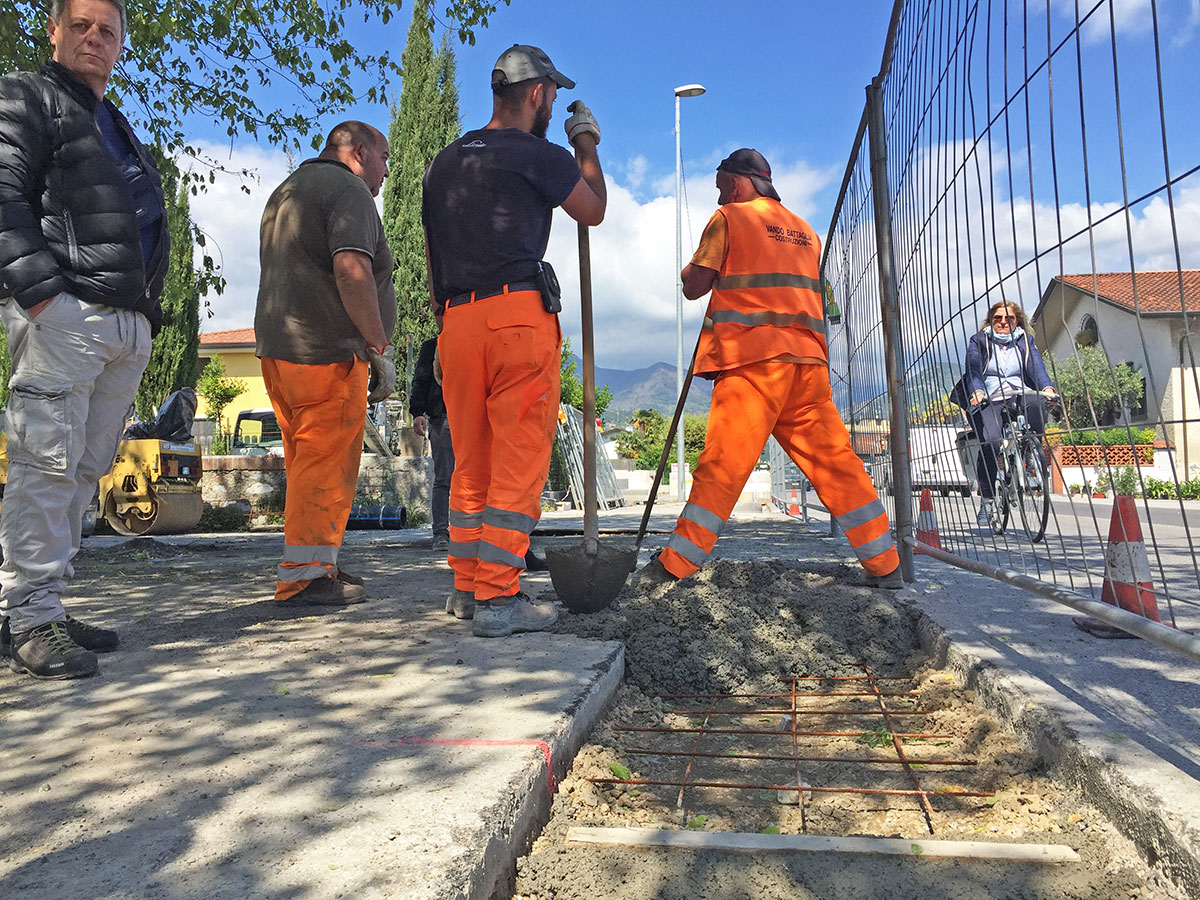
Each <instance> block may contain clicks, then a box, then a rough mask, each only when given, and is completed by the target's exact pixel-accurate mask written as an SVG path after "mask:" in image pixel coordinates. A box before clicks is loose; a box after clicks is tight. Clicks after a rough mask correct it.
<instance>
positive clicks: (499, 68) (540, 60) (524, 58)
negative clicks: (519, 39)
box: [492, 44, 575, 90]
mask: <svg viewBox="0 0 1200 900" xmlns="http://www.w3.org/2000/svg"><path fill="white" fill-rule="evenodd" d="M531 78H553V79H554V83H555V84H557V85H558V86H559V87H561V88H566V89H567V90H571V89H572V88H573V87H575V82H573V81H572V80H571V79H570V78H568V77H567V76H566V75H564V74H563V73H562V72H560V71H558V69H556V68H554V63H552V62H550V57H548V56H547V55H546V51H544V50H542V49H541V48H539V47H531V46H530V45H529V44H513V45H512V46H511V47H509V48H508V49H507V50H505V51H504V52H503V53H501V54H500V58H499V59H498V60H496V65H495V67H494V68H493V69H492V87H493V88H498V87H504V86H505V85H507V84H516V83H517V82H518V81H528V80H529V79H531Z"/></svg>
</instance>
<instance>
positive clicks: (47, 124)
mask: <svg viewBox="0 0 1200 900" xmlns="http://www.w3.org/2000/svg"><path fill="white" fill-rule="evenodd" d="M47 29H48V33H49V39H50V44H51V45H52V46H53V48H54V53H53V55H52V57H51V60H50V61H49V62H47V63H46V65H45V67H44V68H43V69H42V71H41V73H40V74H33V73H28V72H24V73H17V74H13V75H8V76H5V77H4V78H2V79H0V319H3V323H4V329H5V331H6V332H7V334H8V346H9V352H10V355H11V357H12V371H13V374H12V379H11V380H10V381H9V391H10V393H9V401H8V410H7V429H6V430H7V432H8V456H9V470H8V483H7V485H6V487H5V495H4V505H3V512H2V513H0V547H2V549H3V551H4V563H3V565H2V566H0V616H2V617H3V618H4V622H3V627H2V629H0V643H2V644H3V645H4V648H5V649H7V650H8V652H9V654H10V656H11V663H10V665H11V667H12V669H13V670H14V671H17V672H28V673H29V674H31V675H34V676H35V677H39V678H79V677H83V676H86V675H92V674H95V672H96V670H97V661H96V655H95V654H96V652H97V651H101V652H102V651H105V650H112V649H114V648H115V647H116V645H117V635H116V634H115V633H114V632H112V631H108V630H105V629H101V628H96V627H93V626H90V625H85V624H84V623H82V622H79V621H78V620H76V619H74V618H72V617H71V616H69V615H67V613H66V611H65V610H64V609H63V605H62V600H61V596H62V592H63V590H64V588H65V587H66V584H67V580H68V579H69V578H70V577H71V575H72V574H74V570H73V568H72V566H71V560H72V558H73V557H74V556H75V553H76V552H78V550H79V540H80V523H81V521H82V518H83V511H84V509H85V507H86V506H87V505H88V503H89V502H90V501H91V498H92V494H93V492H94V491H95V489H96V483H97V481H98V480H99V478H100V476H101V475H102V474H103V473H104V472H106V471H107V470H108V469H109V468H110V467H111V465H112V460H113V454H114V453H115V452H116V448H117V442H118V441H119V440H120V436H121V429H122V427H123V426H124V422H125V416H126V414H127V413H128V411H129V409H130V405H131V403H132V401H133V397H134V394H135V393H136V391H137V387H138V383H139V381H140V380H141V377H142V372H143V371H144V370H145V368H146V363H147V362H148V361H149V359H150V339H151V337H152V335H153V333H155V332H156V331H157V329H158V327H159V326H160V325H161V323H162V309H161V307H160V306H159V294H160V292H161V291H162V285H163V279H164V277H165V275H166V270H167V261H168V258H169V257H168V251H169V239H168V236H167V219H166V213H165V210H164V207H163V193H162V184H161V181H160V180H159V176H158V172H157V170H156V169H155V167H154V164H153V163H152V162H151V161H150V158H149V157H148V156H147V154H146V151H145V149H144V148H143V147H142V145H141V144H140V143H139V142H138V140H137V138H136V137H134V135H133V131H132V130H131V129H130V127H129V123H128V122H126V120H125V118H124V116H122V115H121V114H120V113H119V112H118V111H117V109H116V107H114V106H113V104H112V103H111V102H109V101H107V100H105V99H104V93H105V91H106V89H107V87H108V80H109V77H110V76H111V74H112V70H113V66H114V65H115V64H116V61H117V57H118V56H119V55H120V52H121V45H122V43H123V41H124V38H125V5H124V2H123V0H52V2H51V4H50V18H49V21H48V23H47Z"/></svg>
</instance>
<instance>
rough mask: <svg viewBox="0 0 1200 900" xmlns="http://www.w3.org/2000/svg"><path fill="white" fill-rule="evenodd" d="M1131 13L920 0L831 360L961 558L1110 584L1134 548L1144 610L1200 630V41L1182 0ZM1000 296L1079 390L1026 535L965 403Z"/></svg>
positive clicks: (842, 231)
mask: <svg viewBox="0 0 1200 900" xmlns="http://www.w3.org/2000/svg"><path fill="white" fill-rule="evenodd" d="M1125 13H1126V10H1125V8H1124V6H1123V5H1122V4H1118V3H1113V2H1110V0H1098V2H1097V0H1080V2H1077V3H1058V2H1050V3H1047V2H1045V0H1040V2H1038V0H997V2H970V0H911V2H906V0H898V2H897V3H896V4H895V8H894V10H893V20H892V27H891V29H890V32H889V37H888V46H887V47H886V48H885V51H884V54H883V59H884V62H883V68H882V70H881V72H880V76H879V78H878V79H877V80H876V84H877V86H878V88H879V93H878V96H879V103H880V107H881V109H880V110H879V112H880V115H879V116H878V117H877V119H878V125H877V126H876V127H877V131H876V134H877V137H878V138H881V139H882V143H881V147H882V149H883V151H884V152H886V170H885V171H884V172H883V173H879V172H877V173H876V177H875V178H874V179H872V173H871V154H870V146H869V145H870V141H869V140H868V138H869V136H870V132H871V129H870V128H869V127H868V118H869V117H868V115H867V112H864V116H863V126H862V127H861V128H860V129H859V133H858V135H857V137H856V140H855V142H854V146H853V148H852V150H851V153H850V156H849V160H848V164H847V168H846V174H845V178H844V181H843V184H842V189H841V192H840V194H839V197H838V201H837V207H836V211H835V215H834V218H833V221H832V223H831V226H830V232H829V236H828V239H827V241H826V246H825V255H824V258H823V276H824V278H825V280H826V282H827V285H828V287H829V291H828V296H829V297H830V298H831V299H832V300H834V301H835V302H836V304H837V306H838V307H839V308H840V312H841V321H840V322H839V323H837V324H833V323H831V324H830V325H829V350H830V353H829V357H830V377H831V381H832V383H833V388H834V398H835V401H836V402H837V404H838V407H839V409H840V410H841V411H842V414H843V416H844V418H845V421H846V423H847V425H848V428H849V430H850V432H851V438H852V441H853V443H854V447H855V450H856V452H857V453H858V454H859V455H860V456H861V457H862V459H863V461H864V462H865V463H866V465H867V469H868V471H869V472H870V473H871V475H872V477H873V478H874V480H875V483H876V485H877V486H878V487H879V488H880V489H881V493H883V494H884V499H885V503H887V505H888V506H889V514H891V515H892V516H893V521H895V519H896V518H897V513H901V515H900V516H899V518H900V519H901V520H903V519H904V518H905V515H903V514H905V513H907V514H908V515H910V516H912V517H914V518H916V517H917V516H918V514H919V512H920V509H919V508H917V507H918V504H919V502H920V499H921V497H922V494H923V491H924V490H925V489H928V490H929V492H930V495H929V497H928V501H930V502H929V504H928V505H930V506H931V509H930V510H929V511H930V512H932V513H933V516H932V517H928V516H927V517H926V519H925V522H926V523H927V524H928V522H929V521H931V519H935V520H936V523H937V528H938V536H939V541H940V544H941V546H942V548H943V549H944V550H946V551H947V552H949V553H950V554H951V555H952V556H954V557H956V558H957V559H959V560H969V561H971V562H973V563H975V564H979V565H983V566H985V567H987V566H990V567H993V568H1003V569H1007V570H1011V571H1015V572H1018V573H1021V574H1024V575H1027V576H1030V577H1032V578H1034V579H1037V581H1039V582H1041V583H1043V584H1045V585H1048V586H1055V587H1057V588H1059V589H1067V590H1071V591H1074V592H1076V593H1079V594H1082V595H1084V596H1088V597H1099V596H1100V595H1101V593H1102V589H1103V585H1104V582H1105V574H1106V570H1108V571H1110V573H1111V570H1112V569H1113V567H1114V566H1120V565H1124V561H1128V559H1133V563H1131V565H1133V567H1134V568H1135V569H1136V570H1137V572H1138V573H1139V574H1138V578H1137V580H1138V581H1140V582H1142V584H1143V587H1142V589H1141V590H1139V591H1136V593H1135V599H1136V601H1137V604H1138V605H1139V608H1140V611H1142V612H1144V613H1152V612H1153V609H1152V606H1155V605H1156V606H1157V608H1158V611H1159V613H1160V614H1161V617H1162V619H1163V620H1164V621H1166V622H1169V623H1171V624H1178V625H1180V626H1182V627H1196V626H1200V563H1198V562H1197V558H1196V553H1195V548H1196V543H1195V538H1196V534H1197V531H1198V530H1200V508H1198V506H1200V504H1198V503H1197V500H1198V499H1200V370H1198V368H1197V361H1196V359H1197V356H1198V355H1200V353H1198V352H1197V351H1198V350H1200V337H1198V335H1197V331H1198V329H1200V319H1198V315H1200V142H1198V141H1197V140H1196V137H1197V135H1196V130H1197V127H1196V125H1195V118H1196V117H1195V116H1194V114H1193V112H1192V111H1191V106H1192V104H1193V103H1194V99H1193V97H1192V94H1193V93H1194V91H1195V86H1196V78H1195V71H1196V70H1195V64H1194V62H1193V60H1194V58H1195V47H1194V43H1195V41H1194V40H1192V39H1188V40H1185V39H1182V38H1181V29H1183V28H1184V26H1185V25H1187V21H1186V17H1187V15H1188V13H1187V10H1186V9H1184V8H1183V7H1182V5H1180V4H1170V5H1167V4H1162V3H1158V2H1155V0H1150V2H1149V4H1148V8H1147V9H1146V10H1145V13H1146V14H1145V15H1144V16H1128V15H1126V14H1125ZM877 201H883V202H882V204H877ZM880 210H883V211H885V212H886V214H887V215H888V216H889V217H890V227H889V228H887V229H886V231H885V233H886V235H887V236H888V237H889V238H890V244H891V260H892V263H893V278H894V285H895V288H894V289H895V294H896V297H897V298H898V301H899V307H900V335H901V346H900V353H899V354H898V355H899V359H900V360H902V362H900V363H899V364H898V365H899V369H900V370H899V371H894V370H889V368H888V364H887V357H886V353H885V341H884V324H883V323H884V319H883V317H882V315H881V312H880V310H881V300H886V299H887V298H886V297H881V289H880V263H881V262H883V261H885V260H883V259H881V257H880V254H879V253H878V250H877V245H878V240H877V235H876V220H877V218H878V219H880V221H881V222H882V221H883V220H882V217H881V214H880ZM885 249H886V248H885ZM997 303H1005V304H1010V305H1015V306H1018V307H1020V308H1022V309H1023V311H1024V315H1025V317H1026V323H1025V325H1026V329H1027V332H1028V333H1032V334H1033V335H1034V340H1035V343H1036V345H1037V347H1038V348H1040V350H1041V353H1042V354H1043V356H1044V358H1045V362H1046V364H1047V366H1048V368H1049V371H1050V376H1051V380H1052V382H1053V384H1054V385H1055V386H1056V388H1057V389H1058V391H1059V392H1060V393H1061V394H1063V397H1064V401H1063V404H1062V410H1061V411H1060V412H1059V413H1058V415H1057V418H1056V420H1055V421H1052V422H1051V423H1050V426H1049V427H1048V428H1047V431H1046V438H1045V440H1044V441H1043V447H1042V451H1043V453H1044V455H1045V460H1046V463H1047V467H1048V477H1049V479H1050V482H1051V484H1050V485H1049V486H1048V487H1049V488H1050V489H1051V491H1050V493H1049V500H1048V505H1049V523H1048V525H1047V528H1046V533H1045V537H1044V538H1043V539H1041V540H1038V541H1033V540H1031V539H1030V537H1029V535H1028V534H1027V533H1026V531H1025V530H1024V529H1023V528H1022V521H1021V520H1020V518H1019V515H1018V510H1016V509H1014V510H1013V511H1012V512H1013V517H1014V521H1011V522H1010V523H1009V524H1008V526H1007V527H1006V529H1005V530H1004V532H1003V533H1002V534H997V533H995V530H994V529H992V528H990V527H981V526H979V525H978V524H977V514H978V510H979V503H980V500H979V497H978V496H977V494H976V493H975V491H976V490H977V489H978V485H977V483H976V482H977V480H978V479H977V474H978V473H977V471H976V470H977V468H978V467H977V463H976V460H977V458H978V456H979V452H980V447H979V443H978V440H977V439H974V437H975V436H974V435H973V434H972V433H971V427H970V424H971V423H970V418H969V417H968V416H967V415H966V413H964V412H963V411H962V410H961V409H960V408H958V407H957V406H955V405H954V404H953V403H952V402H951V401H950V397H949V395H950V392H951V389H952V387H953V386H954V384H955V382H956V381H957V380H958V379H959V377H960V376H961V375H962V374H963V371H964V357H965V352H966V348H967V342H968V339H969V338H970V337H971V336H972V335H974V334H976V333H977V332H979V331H980V330H981V328H982V327H983V326H984V325H985V324H988V323H986V322H985V321H984V319H985V317H986V315H987V313H988V312H989V310H990V308H991V307H993V306H994V305H995V304H997ZM889 375H891V376H892V377H893V378H894V379H895V380H896V381H897V382H898V383H900V384H902V385H903V387H904V390H905V391H906V393H907V403H906V404H904V407H903V409H901V410H899V412H900V413H902V415H903V422H904V424H905V425H906V426H907V429H908V431H909V437H908V441H907V447H908V450H909V452H910V455H911V459H910V462H909V465H908V467H907V468H908V471H901V472H896V471H893V469H894V468H895V466H894V465H893V463H892V459H891V451H892V450H893V441H892V435H893V434H894V433H895V432H896V428H895V427H894V424H893V423H892V422H889V416H890V413H891V411H892V405H893V404H894V403H895V402H896V400H897V398H896V397H894V396H892V394H893V393H894V391H889V386H888V376H889ZM1012 477H1014V478H1016V477H1017V476H1016V473H1015V472H1014V473H1013V475H1012ZM897 488H899V490H897ZM908 488H912V489H914V491H915V493H914V495H913V501H912V507H913V508H911V509H903V510H897V509H896V508H895V501H894V497H893V492H895V496H901V497H902V496H903V495H904V493H905V489H908ZM1102 489H1103V490H1104V492H1105V493H1106V496H1105V497H1103V498H1100V497H1093V496H1092V494H1093V493H1100V492H1101V490H1102ZM1116 493H1120V494H1124V495H1134V496H1136V497H1137V500H1136V503H1134V504H1130V503H1129V502H1128V501H1124V500H1115V499H1114V494H1116ZM1027 496H1029V497H1031V498H1033V499H1036V491H1029V492H1027ZM1131 507H1132V509H1134V510H1135V511H1136V523H1135V522H1134V520H1133V519H1132V517H1131V514H1130V508H1131ZM1114 510H1118V511H1119V512H1118V513H1116V514H1115V513H1114ZM1114 516H1115V517H1114ZM919 527H920V526H919V525H918V528H919ZM1137 528H1140V530H1141V531H1142V533H1143V535H1144V547H1145V553H1146V565H1145V566H1144V567H1143V566H1142V565H1141V563H1140V561H1139V559H1138V558H1137V557H1138V550H1137V542H1136V541H1133V540H1122V539H1123V538H1133V537H1134V531H1135V529H1137ZM1114 529H1115V530H1114ZM1110 533H1112V534H1115V535H1117V536H1118V540H1115V541H1114V540H1110ZM902 536H903V535H902ZM1143 576H1144V577H1143Z"/></svg>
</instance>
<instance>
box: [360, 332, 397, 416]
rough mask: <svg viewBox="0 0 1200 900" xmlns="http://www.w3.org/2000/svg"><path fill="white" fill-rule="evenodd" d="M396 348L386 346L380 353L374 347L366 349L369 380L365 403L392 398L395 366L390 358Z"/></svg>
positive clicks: (394, 387)
mask: <svg viewBox="0 0 1200 900" xmlns="http://www.w3.org/2000/svg"><path fill="white" fill-rule="evenodd" d="M395 353H396V348H395V347H393V346H392V345H391V344H388V345H387V346H386V347H384V348H383V350H382V352H381V351H380V350H378V349H376V348H375V347H367V362H369V363H370V364H371V380H370V381H369V382H368V384H367V402H368V403H378V402H379V401H380V400H386V399H387V398H388V397H390V396H392V391H393V390H395V389H396V364H395V363H394V362H392V357H393V356H394V355H395Z"/></svg>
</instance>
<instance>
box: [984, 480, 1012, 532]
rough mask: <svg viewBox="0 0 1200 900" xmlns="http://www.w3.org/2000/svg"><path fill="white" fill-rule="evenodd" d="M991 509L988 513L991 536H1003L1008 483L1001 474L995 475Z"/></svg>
mask: <svg viewBox="0 0 1200 900" xmlns="http://www.w3.org/2000/svg"><path fill="white" fill-rule="evenodd" d="M992 498H993V499H992V508H991V512H990V513H988V525H990V526H991V528H992V533H993V534H1004V529H1005V528H1007V527H1008V504H1009V499H1008V482H1007V481H1006V480H1005V478H1004V473H1003V472H998V473H997V474H996V481H995V487H994V488H993V489H992Z"/></svg>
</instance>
